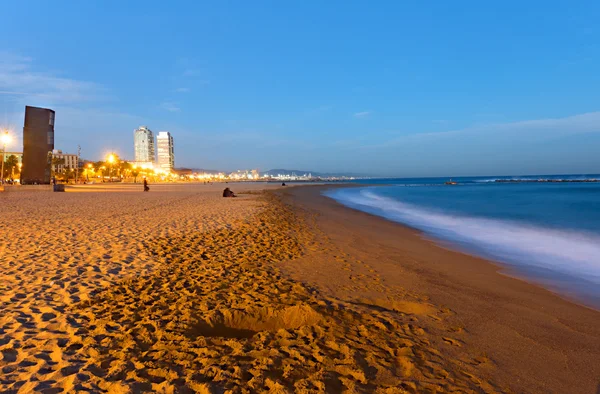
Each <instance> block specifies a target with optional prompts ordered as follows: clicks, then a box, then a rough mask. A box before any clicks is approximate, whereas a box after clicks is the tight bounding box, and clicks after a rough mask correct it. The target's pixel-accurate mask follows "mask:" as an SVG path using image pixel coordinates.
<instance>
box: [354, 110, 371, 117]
mask: <svg viewBox="0 0 600 394" xmlns="http://www.w3.org/2000/svg"><path fill="white" fill-rule="evenodd" d="M372 113H373V112H372V111H362V112H356V113H355V114H354V115H352V116H354V117H355V118H366V117H367V116H369V115H371V114H372Z"/></svg>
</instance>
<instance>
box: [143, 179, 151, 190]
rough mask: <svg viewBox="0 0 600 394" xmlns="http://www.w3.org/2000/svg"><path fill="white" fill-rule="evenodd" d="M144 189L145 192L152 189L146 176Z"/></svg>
mask: <svg viewBox="0 0 600 394" xmlns="http://www.w3.org/2000/svg"><path fill="white" fill-rule="evenodd" d="M144 191H145V192H149V191H150V187H148V181H147V180H146V178H144Z"/></svg>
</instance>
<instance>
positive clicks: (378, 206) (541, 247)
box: [327, 188, 600, 284]
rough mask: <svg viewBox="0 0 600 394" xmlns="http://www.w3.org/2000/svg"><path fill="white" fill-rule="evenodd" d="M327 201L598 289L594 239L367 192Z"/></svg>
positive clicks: (343, 192)
mask: <svg viewBox="0 0 600 394" xmlns="http://www.w3.org/2000/svg"><path fill="white" fill-rule="evenodd" d="M327 195H328V196H329V197H331V198H333V199H335V200H336V201H338V202H340V203H342V204H344V205H347V206H350V207H352V208H355V209H359V210H363V211H366V212H369V213H372V214H375V215H379V216H383V217H385V218H387V219H389V220H393V221H396V222H400V223H405V224H408V225H410V226H411V227H414V228H417V229H420V230H422V231H424V232H426V233H428V234H431V235H433V236H435V237H438V238H440V239H443V240H447V241H450V242H457V243H459V244H461V245H464V246H466V247H467V248H469V247H470V248H471V249H472V250H474V251H475V252H476V254H480V255H483V256H485V257H489V258H493V259H496V260H498V261H502V262H506V263H513V264H516V265H521V266H529V267H537V268H542V269H545V270H550V271H554V272H559V273H563V274H566V275H569V276H571V277H576V278H580V279H584V280H585V281H588V282H593V283H595V284H600V236H597V235H595V234H590V233H584V232H577V231H573V230H558V229H549V228H543V227H539V226H534V225H528V224H526V223H522V222H516V221H509V220H497V219H488V218H483V217H470V216H461V215H453V214H449V213H444V212H441V211H440V212H437V211H434V210H431V209H427V208H422V207H419V206H415V205H412V204H406V203H404V202H401V201H398V200H395V199H392V198H388V197H383V196H380V195H377V194H376V193H375V192H373V189H371V188H367V189H360V190H357V189H339V190H335V191H333V192H331V193H327Z"/></svg>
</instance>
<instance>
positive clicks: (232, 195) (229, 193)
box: [223, 187, 237, 197]
mask: <svg viewBox="0 0 600 394" xmlns="http://www.w3.org/2000/svg"><path fill="white" fill-rule="evenodd" d="M223 197H237V196H236V195H235V194H234V193H233V192H232V191H231V190H229V188H228V187H226V188H225V190H223Z"/></svg>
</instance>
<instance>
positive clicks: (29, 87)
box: [0, 52, 104, 103]
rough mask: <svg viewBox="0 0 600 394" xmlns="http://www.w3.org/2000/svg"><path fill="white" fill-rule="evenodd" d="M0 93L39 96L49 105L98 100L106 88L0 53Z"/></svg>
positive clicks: (28, 59)
mask: <svg viewBox="0 0 600 394" xmlns="http://www.w3.org/2000/svg"><path fill="white" fill-rule="evenodd" d="M0 87H1V88H0V94H2V95H12V96H25V97H36V98H38V99H42V100H43V101H44V102H49V103H57V102H58V103H68V102H81V101H89V100H93V99H98V98H100V97H102V96H103V95H104V88H103V87H101V86H100V85H98V84H95V83H92V82H88V81H80V80H76V79H71V78H66V77H62V76H58V75H55V74H53V73H48V72H40V71H37V70H35V63H34V61H33V59H32V58H30V57H25V56H20V55H16V54H12V53H6V52H0Z"/></svg>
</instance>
